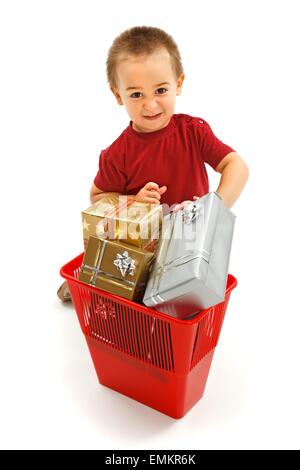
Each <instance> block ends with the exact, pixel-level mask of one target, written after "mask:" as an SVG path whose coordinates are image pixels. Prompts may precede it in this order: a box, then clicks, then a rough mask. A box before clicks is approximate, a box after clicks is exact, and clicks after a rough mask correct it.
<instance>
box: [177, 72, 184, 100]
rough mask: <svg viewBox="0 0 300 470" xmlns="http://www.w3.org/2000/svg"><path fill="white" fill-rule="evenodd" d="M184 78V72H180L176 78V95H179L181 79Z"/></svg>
mask: <svg viewBox="0 0 300 470" xmlns="http://www.w3.org/2000/svg"><path fill="white" fill-rule="evenodd" d="M184 79H185V75H184V73H182V74H181V75H180V76H179V78H178V80H177V87H176V95H177V96H179V95H180V93H181V89H182V84H183V80H184Z"/></svg>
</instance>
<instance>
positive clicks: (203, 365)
mask: <svg viewBox="0 0 300 470" xmlns="http://www.w3.org/2000/svg"><path fill="white" fill-rule="evenodd" d="M83 255H84V253H82V254H81V255H79V256H77V257H76V258H74V259H73V260H72V261H70V262H69V263H67V264H66V265H65V266H63V267H62V268H61V270H60V273H61V275H62V277H64V278H65V279H66V280H67V281H68V285H69V289H70V292H71V296H72V299H73V303H74V306H75V309H76V312H77V316H78V319H79V322H80V325H81V329H82V331H83V333H84V335H85V338H86V341H87V344H88V347H89V350H90V353H91V356H92V359H93V362H94V366H95V369H96V372H97V375H98V379H99V381H100V383H101V384H102V385H106V386H107V387H110V388H112V389H114V390H116V391H118V392H120V393H123V394H124V395H127V396H128V397H130V398H133V399H135V400H137V401H139V402H141V403H144V404H145V405H148V406H150V407H152V408H154V409H156V410H158V411H161V412H162V413H165V414H167V415H169V416H171V417H173V418H181V417H182V416H184V415H185V414H186V413H187V411H189V410H190V409H191V408H192V407H193V406H194V405H195V403H197V401H198V400H200V398H201V397H202V395H203V392H204V388H205V384H206V380H207V377H208V373H209V369H210V365H211V361H212V358H213V354H214V350H215V347H216V345H217V343H218V339H219V335H220V331H221V328H222V323H223V320H224V315H225V312H226V308H227V304H228V301H229V297H230V293H231V291H232V289H233V288H234V287H235V286H236V285H237V280H236V279H235V278H234V277H233V276H232V275H230V274H229V275H228V280H227V289H226V296H225V300H224V302H222V303H220V304H218V305H215V306H214V307H211V308H209V309H207V310H202V311H201V312H199V314H197V315H196V316H195V317H193V318H192V319H191V320H179V319H176V318H173V317H170V316H168V315H166V314H164V313H160V312H158V311H156V310H152V309H150V308H148V307H145V306H144V305H140V304H137V303H135V302H131V301H129V300H126V299H124V298H122V297H119V296H117V295H113V294H110V293H108V292H105V291H102V290H99V289H97V288H95V287H92V286H89V285H87V284H85V283H82V282H80V281H79V280H78V275H79V271H80V267H81V264H82V260H83Z"/></svg>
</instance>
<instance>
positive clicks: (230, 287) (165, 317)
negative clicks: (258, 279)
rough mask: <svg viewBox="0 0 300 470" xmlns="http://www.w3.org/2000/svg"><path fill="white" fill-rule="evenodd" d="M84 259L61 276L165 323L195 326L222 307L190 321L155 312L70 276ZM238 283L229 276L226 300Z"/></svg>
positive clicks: (71, 263) (65, 267)
mask: <svg viewBox="0 0 300 470" xmlns="http://www.w3.org/2000/svg"><path fill="white" fill-rule="evenodd" d="M83 257H84V252H83V253H81V254H80V255H78V256H76V257H75V258H73V259H72V260H70V261H69V262H68V263H66V264H64V265H63V266H62V267H61V268H60V271H59V272H60V275H61V276H62V277H63V278H64V279H66V280H67V281H70V282H71V283H73V284H76V285H77V286H82V287H85V288H88V289H89V290H91V291H92V292H95V293H98V294H99V293H101V295H102V296H103V297H106V298H107V299H112V300H114V301H115V302H118V303H121V304H123V305H125V306H126V307H131V308H134V309H138V310H139V311H141V312H144V313H146V314H148V315H149V314H151V316H153V317H155V318H160V319H162V320H164V321H167V322H169V323H174V322H175V323H177V324H182V325H193V324H195V323H199V321H200V320H201V318H202V317H204V316H205V315H206V314H207V313H208V312H209V311H210V310H211V309H213V308H215V307H216V306H217V305H220V304H216V305H213V306H211V307H209V308H207V309H204V310H201V311H200V312H199V313H198V314H197V315H195V316H194V317H193V318H191V319H190V320H188V319H186V320H181V319H179V318H175V317H171V316H170V315H167V314H166V313H163V312H159V311H157V310H154V309H152V308H150V307H147V306H146V305H142V304H138V303H136V302H133V301H131V300H128V299H125V298H124V297H120V296H118V295H116V294H111V293H110V292H107V291H104V290H102V289H99V288H98V287H94V286H90V285H89V284H86V283H84V282H82V281H79V280H78V279H76V278H75V277H74V275H71V274H69V272H68V271H70V270H72V271H73V272H74V265H77V268H80V266H81V264H82V261H83ZM71 266H72V268H71ZM75 269H76V268H75ZM237 283H238V282H237V279H236V278H235V276H233V275H232V274H228V281H227V287H226V292H225V299H226V297H227V296H228V295H229V294H230V293H231V291H232V290H233V289H234V288H235V287H236V286H237ZM225 299H224V301H225ZM224 301H223V302H224ZM223 302H220V303H223Z"/></svg>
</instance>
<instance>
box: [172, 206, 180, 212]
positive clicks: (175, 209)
mask: <svg viewBox="0 0 300 470" xmlns="http://www.w3.org/2000/svg"><path fill="white" fill-rule="evenodd" d="M180 209H182V206H181V204H176V206H175V207H174V208H173V209H172V212H178V211H180Z"/></svg>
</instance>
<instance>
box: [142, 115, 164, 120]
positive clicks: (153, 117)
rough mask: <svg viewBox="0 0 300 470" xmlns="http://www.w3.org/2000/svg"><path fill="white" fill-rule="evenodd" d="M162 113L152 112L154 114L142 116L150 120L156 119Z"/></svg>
mask: <svg viewBox="0 0 300 470" xmlns="http://www.w3.org/2000/svg"><path fill="white" fill-rule="evenodd" d="M161 115H162V113H158V114H154V116H144V118H145V119H149V120H150V121H153V120H155V119H158V118H159V117H160V116H161Z"/></svg>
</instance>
